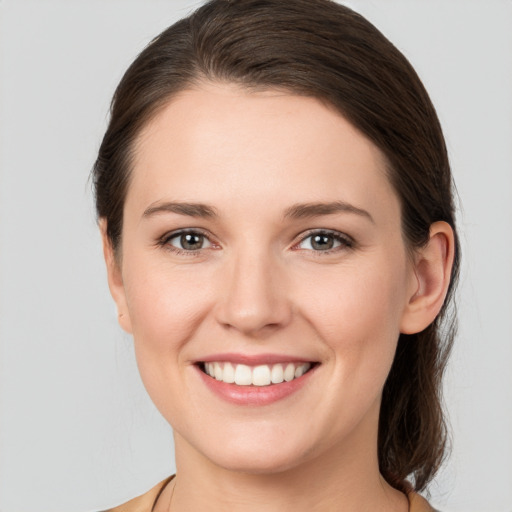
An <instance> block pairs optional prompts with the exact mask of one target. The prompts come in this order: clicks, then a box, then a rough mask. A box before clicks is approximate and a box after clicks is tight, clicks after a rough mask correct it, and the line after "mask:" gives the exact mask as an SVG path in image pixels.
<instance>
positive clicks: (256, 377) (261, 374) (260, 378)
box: [252, 364, 272, 386]
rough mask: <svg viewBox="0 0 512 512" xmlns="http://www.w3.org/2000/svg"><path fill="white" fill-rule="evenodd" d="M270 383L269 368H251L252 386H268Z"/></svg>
mask: <svg viewBox="0 0 512 512" xmlns="http://www.w3.org/2000/svg"><path fill="white" fill-rule="evenodd" d="M271 382H272V381H271V380H270V368H269V367H268V366H267V365H266V364H263V365H261V366H256V368H253V370H252V383H253V385H254V386H269V385H270V383H271Z"/></svg>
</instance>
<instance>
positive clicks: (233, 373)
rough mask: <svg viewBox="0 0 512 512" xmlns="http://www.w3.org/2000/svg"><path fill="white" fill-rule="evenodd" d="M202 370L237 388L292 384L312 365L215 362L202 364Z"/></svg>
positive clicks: (301, 363)
mask: <svg viewBox="0 0 512 512" xmlns="http://www.w3.org/2000/svg"><path fill="white" fill-rule="evenodd" d="M200 367H201V369H202V370H203V372H204V373H206V374H207V375H209V376H210V377H212V378H214V379H215V380H218V381H220V382H224V383H226V384H236V385H237V386H270V385H272V384H281V383H283V382H291V381H292V380H295V379H298V378H299V377H302V376H303V375H304V374H305V373H307V372H308V371H309V370H310V369H311V367H312V364H311V363H303V362H300V363H293V362H289V363H283V364H281V363H279V364H260V365H257V366H249V365H246V364H232V363H230V362H222V361H218V362H217V361H214V362H206V363H201V365H200Z"/></svg>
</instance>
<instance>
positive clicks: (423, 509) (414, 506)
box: [407, 491, 438, 512]
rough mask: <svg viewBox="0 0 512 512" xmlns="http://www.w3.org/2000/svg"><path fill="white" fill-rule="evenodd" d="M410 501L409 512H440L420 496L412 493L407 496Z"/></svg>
mask: <svg viewBox="0 0 512 512" xmlns="http://www.w3.org/2000/svg"><path fill="white" fill-rule="evenodd" d="M407 498H408V499H409V510H410V512H438V511H436V510H435V509H434V508H432V507H431V506H430V505H429V503H428V501H427V500H426V499H425V498H424V497H423V496H420V495H419V494H417V493H415V492H414V491H411V492H409V493H408V494H407Z"/></svg>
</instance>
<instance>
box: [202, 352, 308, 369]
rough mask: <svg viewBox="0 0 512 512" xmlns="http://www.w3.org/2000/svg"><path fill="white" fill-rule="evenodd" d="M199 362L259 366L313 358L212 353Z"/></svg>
mask: <svg viewBox="0 0 512 512" xmlns="http://www.w3.org/2000/svg"><path fill="white" fill-rule="evenodd" d="M196 362H197V363H214V362H225V363H232V364H245V365H248V366H257V365H262V364H278V363H313V362H315V361H313V360H312V359H307V358H304V357H298V356H293V355H287V354H252V355H249V354H236V353H222V354H211V355H208V356H205V357H204V358H201V359H198V360H197V361H196Z"/></svg>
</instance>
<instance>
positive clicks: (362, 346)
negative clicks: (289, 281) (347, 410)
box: [297, 259, 407, 380]
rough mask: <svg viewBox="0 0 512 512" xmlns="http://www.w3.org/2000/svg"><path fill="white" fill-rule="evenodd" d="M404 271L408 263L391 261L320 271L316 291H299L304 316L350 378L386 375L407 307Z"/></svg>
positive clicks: (311, 288) (316, 277) (380, 377)
mask: <svg viewBox="0 0 512 512" xmlns="http://www.w3.org/2000/svg"><path fill="white" fill-rule="evenodd" d="M390 263H391V262H390ZM405 270H406V269H405V263H404V266H403V267H400V266H399V265H396V264H394V265H393V264H387V260H386V259H385V260H384V261H383V262H382V263H381V264H380V265H379V264H372V265H366V266H362V265H358V266H354V267H353V268H351V267H348V266H347V267H344V268H338V269H336V270H331V271H330V272H328V273H325V272H324V271H323V269H321V271H319V272H318V273H317V275H316V276H314V277H315V278H314V279H313V280H312V282H314V283H315V286H314V287H312V286H309V287H307V289H306V288H304V289H303V290H302V291H301V292H299V291H297V297H302V299H303V300H302V307H301V309H302V311H303V315H304V316H305V317H306V318H307V319H308V321H309V323H310V324H311V325H314V326H315V329H316V330H317V332H318V333H319V334H320V337H321V338H322V339H323V341H324V343H325V344H326V345H327V348H328V350H329V351H331V352H332V355H333V356H334V357H335V358H336V359H337V364H338V365H341V366H343V367H344V370H343V371H344V372H345V373H347V372H348V373H351V374H355V373H356V372H357V371H359V372H360V374H361V375H366V376H367V377H369V378H370V379H372V378H377V379H380V380H382V377H384V379H385V377H386V376H387V372H388V371H389V367H390V366H391V363H392V360H393V357H394V353H395V350H396V344H397V341H398V337H399V334H400V320H401V316H402V313H403V310H404V306H405V303H406V286H407V279H406V276H407V274H406V271H405ZM298 300H300V299H298ZM363 368H364V371H361V370H362V369H363Z"/></svg>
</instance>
